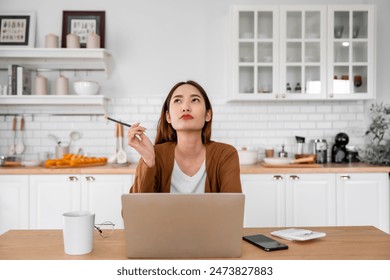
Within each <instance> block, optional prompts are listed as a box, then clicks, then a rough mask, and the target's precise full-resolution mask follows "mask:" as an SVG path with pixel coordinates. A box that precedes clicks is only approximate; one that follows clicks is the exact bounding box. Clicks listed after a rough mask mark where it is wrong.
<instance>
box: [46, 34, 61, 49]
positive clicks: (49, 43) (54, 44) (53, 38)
mask: <svg viewBox="0 0 390 280" xmlns="http://www.w3.org/2000/svg"><path fill="white" fill-rule="evenodd" d="M45 47H46V48H58V36H57V35H55V34H52V33H49V34H47V35H46V36H45Z"/></svg>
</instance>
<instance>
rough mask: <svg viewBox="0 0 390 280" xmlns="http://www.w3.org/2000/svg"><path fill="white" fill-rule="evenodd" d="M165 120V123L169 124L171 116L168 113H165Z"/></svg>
mask: <svg viewBox="0 0 390 280" xmlns="http://www.w3.org/2000/svg"><path fill="white" fill-rule="evenodd" d="M165 119H166V120H167V123H171V115H170V114H169V112H168V111H166V112H165Z"/></svg>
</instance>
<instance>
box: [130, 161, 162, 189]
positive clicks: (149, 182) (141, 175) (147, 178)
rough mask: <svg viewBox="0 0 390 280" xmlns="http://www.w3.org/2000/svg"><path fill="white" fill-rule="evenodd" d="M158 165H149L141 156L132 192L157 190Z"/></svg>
mask: <svg viewBox="0 0 390 280" xmlns="http://www.w3.org/2000/svg"><path fill="white" fill-rule="evenodd" d="M155 178H156V165H154V166H153V167H148V166H147V165H146V163H145V162H144V160H143V159H142V158H141V159H140V160H139V162H138V165H137V168H136V170H135V178H134V183H133V185H132V187H131V188H130V193H145V192H155Z"/></svg>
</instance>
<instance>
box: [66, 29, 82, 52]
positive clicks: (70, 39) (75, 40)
mask: <svg viewBox="0 0 390 280" xmlns="http://www.w3.org/2000/svg"><path fill="white" fill-rule="evenodd" d="M66 47H67V48H75V49H77V48H80V37H79V36H78V35H76V34H73V33H70V34H68V35H66Z"/></svg>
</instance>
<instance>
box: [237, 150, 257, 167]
mask: <svg viewBox="0 0 390 280" xmlns="http://www.w3.org/2000/svg"><path fill="white" fill-rule="evenodd" d="M237 152H238V158H239V160H240V164H241V165H250V164H255V163H256V162H257V156H258V151H257V150H255V149H252V150H250V149H237Z"/></svg>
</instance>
